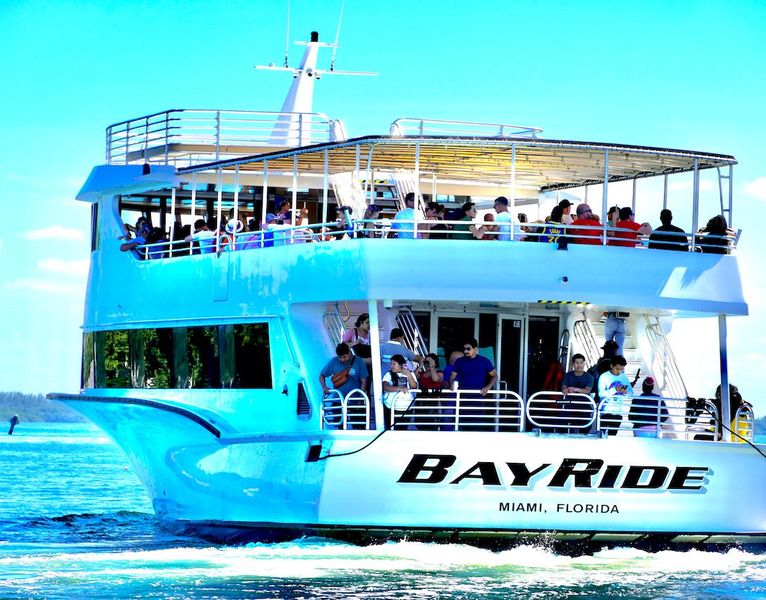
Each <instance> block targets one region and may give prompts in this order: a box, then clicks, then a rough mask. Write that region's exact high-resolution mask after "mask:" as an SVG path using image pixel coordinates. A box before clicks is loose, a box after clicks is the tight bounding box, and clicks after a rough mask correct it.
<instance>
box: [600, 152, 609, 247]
mask: <svg viewBox="0 0 766 600" xmlns="http://www.w3.org/2000/svg"><path fill="white" fill-rule="evenodd" d="M601 212H602V215H603V216H602V217H601V218H602V220H603V221H604V231H603V234H602V242H603V245H604V246H606V229H607V226H608V219H607V213H608V212H609V148H606V149H605V150H604V189H603V192H602V197H601Z"/></svg>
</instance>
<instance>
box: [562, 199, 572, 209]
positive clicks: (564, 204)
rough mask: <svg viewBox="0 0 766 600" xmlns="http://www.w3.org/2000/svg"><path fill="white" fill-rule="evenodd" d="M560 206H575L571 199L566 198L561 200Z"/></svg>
mask: <svg viewBox="0 0 766 600" xmlns="http://www.w3.org/2000/svg"><path fill="white" fill-rule="evenodd" d="M559 206H560V207H561V208H567V207H568V206H574V205H573V204H572V203H571V202H570V201H569V200H566V199H565V200H562V201H561V202H559Z"/></svg>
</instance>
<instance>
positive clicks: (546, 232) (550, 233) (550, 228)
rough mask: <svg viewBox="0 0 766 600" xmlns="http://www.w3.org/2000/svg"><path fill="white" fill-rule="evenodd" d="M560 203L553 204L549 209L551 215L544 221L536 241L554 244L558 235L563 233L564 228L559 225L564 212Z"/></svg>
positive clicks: (557, 239)
mask: <svg viewBox="0 0 766 600" xmlns="http://www.w3.org/2000/svg"><path fill="white" fill-rule="evenodd" d="M562 211H563V209H562V208H561V205H559V206H554V207H553V210H552V211H551V216H550V217H548V218H547V219H546V220H545V222H546V225H545V227H544V228H543V230H542V231H541V235H540V237H539V239H538V241H540V242H543V243H548V244H556V243H558V241H559V237H561V236H562V235H564V228H563V227H561V225H562V221H561V220H562V219H563V218H564V213H563V212H562Z"/></svg>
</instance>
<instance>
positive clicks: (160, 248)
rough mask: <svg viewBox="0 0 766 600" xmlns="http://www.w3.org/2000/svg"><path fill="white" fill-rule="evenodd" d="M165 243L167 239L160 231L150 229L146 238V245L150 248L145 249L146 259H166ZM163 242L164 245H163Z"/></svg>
mask: <svg viewBox="0 0 766 600" xmlns="http://www.w3.org/2000/svg"><path fill="white" fill-rule="evenodd" d="M167 241H168V237H167V236H166V235H165V232H164V231H162V229H160V228H159V227H152V228H151V229H150V230H149V233H148V234H147V236H146V245H147V246H151V247H150V248H147V258H148V259H150V260H151V259H156V258H165V257H167ZM163 242H165V243H164V244H163ZM155 244H156V245H155Z"/></svg>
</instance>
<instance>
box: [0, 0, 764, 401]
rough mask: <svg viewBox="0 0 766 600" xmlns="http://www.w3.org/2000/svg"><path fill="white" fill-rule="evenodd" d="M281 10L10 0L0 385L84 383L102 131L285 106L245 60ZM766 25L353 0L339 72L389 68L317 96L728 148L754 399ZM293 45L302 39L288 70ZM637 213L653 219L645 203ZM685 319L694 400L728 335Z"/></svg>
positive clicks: (573, 132) (275, 83)
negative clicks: (92, 210) (173, 114)
mask: <svg viewBox="0 0 766 600" xmlns="http://www.w3.org/2000/svg"><path fill="white" fill-rule="evenodd" d="M339 9H340V0H337V1H331V0H327V1H323V2H319V1H316V2H309V1H307V0H293V1H292V15H291V39H292V40H298V39H306V38H307V37H308V33H309V32H310V31H311V30H313V29H316V30H318V31H319V32H320V36H321V39H323V40H325V41H331V40H332V39H333V38H334V35H335V28H336V26H337V15H338V11H339ZM285 15H286V2H284V1H278V2H265V1H256V0H253V1H251V2H244V1H228V2H216V1H210V0H208V1H205V2H199V1H193V0H186V1H184V2H160V1H158V2H151V3H150V2H125V1H120V2H117V1H109V2H106V1H105V2H95V1H93V2H88V1H68V2H43V1H28V2H26V1H18V0H6V1H5V2H2V3H0V30H2V32H3V35H2V36H1V37H2V39H0V72H2V73H3V78H4V83H5V85H4V86H3V92H2V94H0V109H1V110H0V115H2V116H1V117H0V118H2V120H3V122H2V139H3V143H2V144H0V158H2V163H1V164H0V198H2V202H3V207H4V214H5V222H6V227H5V232H4V233H3V235H2V236H0V274H1V275H2V278H1V279H0V299H2V300H1V302H2V308H3V310H2V313H1V314H2V322H3V331H4V340H3V342H4V343H3V344H1V345H0V389H3V390H22V391H27V392H46V391H54V390H55V391H75V390H76V389H77V388H78V385H79V361H80V350H79V348H80V329H79V326H80V323H81V321H82V303H83V295H84V281H85V276H86V274H87V260H88V248H89V243H88V239H87V232H88V220H89V214H88V206H87V205H85V204H83V203H79V202H76V201H75V200H74V196H75V194H76V193H77V191H78V189H79V187H80V186H81V184H82V183H83V182H84V180H85V178H86V177H87V175H88V173H89V171H90V168H91V167H92V166H93V165H95V164H98V163H100V162H102V161H103V155H104V129H105V127H106V126H107V125H109V124H110V123H113V122H116V121H121V120H123V119H127V118H130V117H137V116H140V115H143V114H147V113H151V112H156V111H161V110H166V109H169V108H226V109H250V110H259V109H260V110H276V109H278V108H279V106H280V105H281V102H282V99H283V97H284V93H285V91H286V88H287V86H288V85H289V80H288V79H287V78H286V77H285V75H284V74H278V73H268V72H255V71H254V70H253V68H252V67H253V65H255V64H266V63H269V62H274V63H276V64H280V63H281V62H282V60H283V57H284V47H285ZM764 31H766V3H763V2H758V1H753V2H736V1H735V2H731V3H727V4H726V5H722V4H720V3H719V2H704V1H703V2H692V1H688V2H673V1H664V2H633V3H614V2H587V3H586V2H575V1H568V2H566V1H550V2H510V1H498V2H474V3H471V4H470V5H469V4H468V3H465V2H444V1H442V2H437V1H432V0H426V1H420V2H411V1H410V2H403V1H399V0H395V1H387V2H375V3H373V2H363V1H361V0H348V1H347V2H346V5H345V13H344V20H343V25H342V29H341V37H340V42H341V48H340V50H339V51H338V55H337V61H336V67H337V68H338V69H348V70H371V71H378V72H379V73H380V76H379V77H376V78H352V77H340V76H338V77H332V78H331V77H326V78H323V79H322V80H321V81H319V82H318V84H317V89H316V94H315V104H314V108H315V110H317V111H321V112H325V113H327V114H329V115H330V116H331V117H333V118H341V119H343V120H344V121H345V123H346V127H347V130H348V131H349V133H350V135H363V134H367V133H385V132H387V131H388V125H389V124H390V123H391V121H393V120H394V119H395V118H397V117H430V118H444V119H460V120H467V121H490V122H505V123H523V124H528V125H537V126H541V127H543V129H544V134H543V135H544V136H546V137H551V138H565V139H566V138H570V139H581V140H594V141H612V142H624V143H632V144H646V145H654V146H667V147H676V148H685V149H695V150H707V151H715V152H722V153H727V154H733V155H735V156H736V157H737V158H738V160H739V161H740V164H739V166H738V167H737V168H736V169H735V211H734V225H735V226H736V227H742V228H743V229H744V230H745V231H744V233H743V237H742V241H741V244H740V251H739V254H740V256H741V258H742V263H743V264H742V271H743V274H744V279H745V280H746V292H747V294H748V300H749V302H750V307H751V312H752V316H751V317H748V318H746V319H742V318H740V319H730V321H729V325H730V332H729V333H730V340H729V341H730V349H731V357H730V359H731V361H730V362H731V366H730V370H731V373H732V380H733V381H735V382H736V383H738V384H739V385H740V388H741V389H742V390H743V392H744V395H745V397H746V398H747V399H750V400H751V401H756V402H757V394H758V392H759V391H760V389H761V387H762V385H761V381H760V380H761V379H762V374H761V373H762V372H763V369H764V367H766V302H765V301H764V292H766V277H764V275H765V274H766V268H764V266H763V261H762V259H761V258H760V256H759V254H760V252H761V251H762V249H761V248H760V247H759V245H758V239H757V236H758V234H759V233H760V232H758V231H757V230H756V229H755V227H751V228H749V229H748V225H749V224H754V223H755V222H756V221H757V220H758V219H759V218H760V217H761V216H762V215H763V213H764V209H766V149H764V143H763V140H764V139H766V122H765V119H764V108H763V107H764V106H766V77H764V76H763V73H764V68H763V65H764V63H765V62H766V36H764V34H763V32H764ZM300 53H301V49H300V48H298V47H296V46H293V45H292V44H291V47H290V55H291V62H292V63H295V62H296V61H297V60H298V59H299V58H300ZM324 57H325V63H324V64H325V65H326V64H327V62H326V61H327V60H328V58H329V53H328V54H325V55H324ZM679 185H680V186H681V187H683V183H681V184H679ZM709 193H710V194H712V191H709ZM711 198H712V196H711ZM711 206H712V204H711ZM637 216H638V219H639V220H650V221H652V222H654V224H655V225H656V224H657V223H656V216H655V215H653V214H647V215H642V214H641V213H640V203H639V214H638V215H637ZM681 224H682V225H683V223H681ZM685 325H688V324H685ZM686 329H688V330H689V331H685V332H684V333H685V339H687V341H685V342H679V345H680V347H679V345H677V347H676V353H677V354H679V355H681V356H680V358H681V360H682V361H683V362H684V363H688V367H689V368H690V369H692V368H693V369H694V371H695V372H699V373H702V374H703V375H699V377H700V379H699V380H697V379H694V380H692V381H688V384H689V387H690V390H691V391H692V393H695V394H710V393H712V389H710V381H711V380H710V378H709V374H710V373H711V372H714V371H715V370H716V369H717V366H718V365H717V351H716V347H715V344H711V343H710V341H709V339H705V338H708V336H709V335H710V332H711V331H712V332H715V329H711V328H710V326H709V324H701V323H695V324H692V326H691V327H688V326H687V327H686ZM689 336H691V337H689ZM703 344H704V345H706V346H707V347H709V352H702V353H700V352H699V351H698V348H699V347H700V345H703ZM692 348H694V351H693V352H692ZM705 373H707V375H704V374H705Z"/></svg>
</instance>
